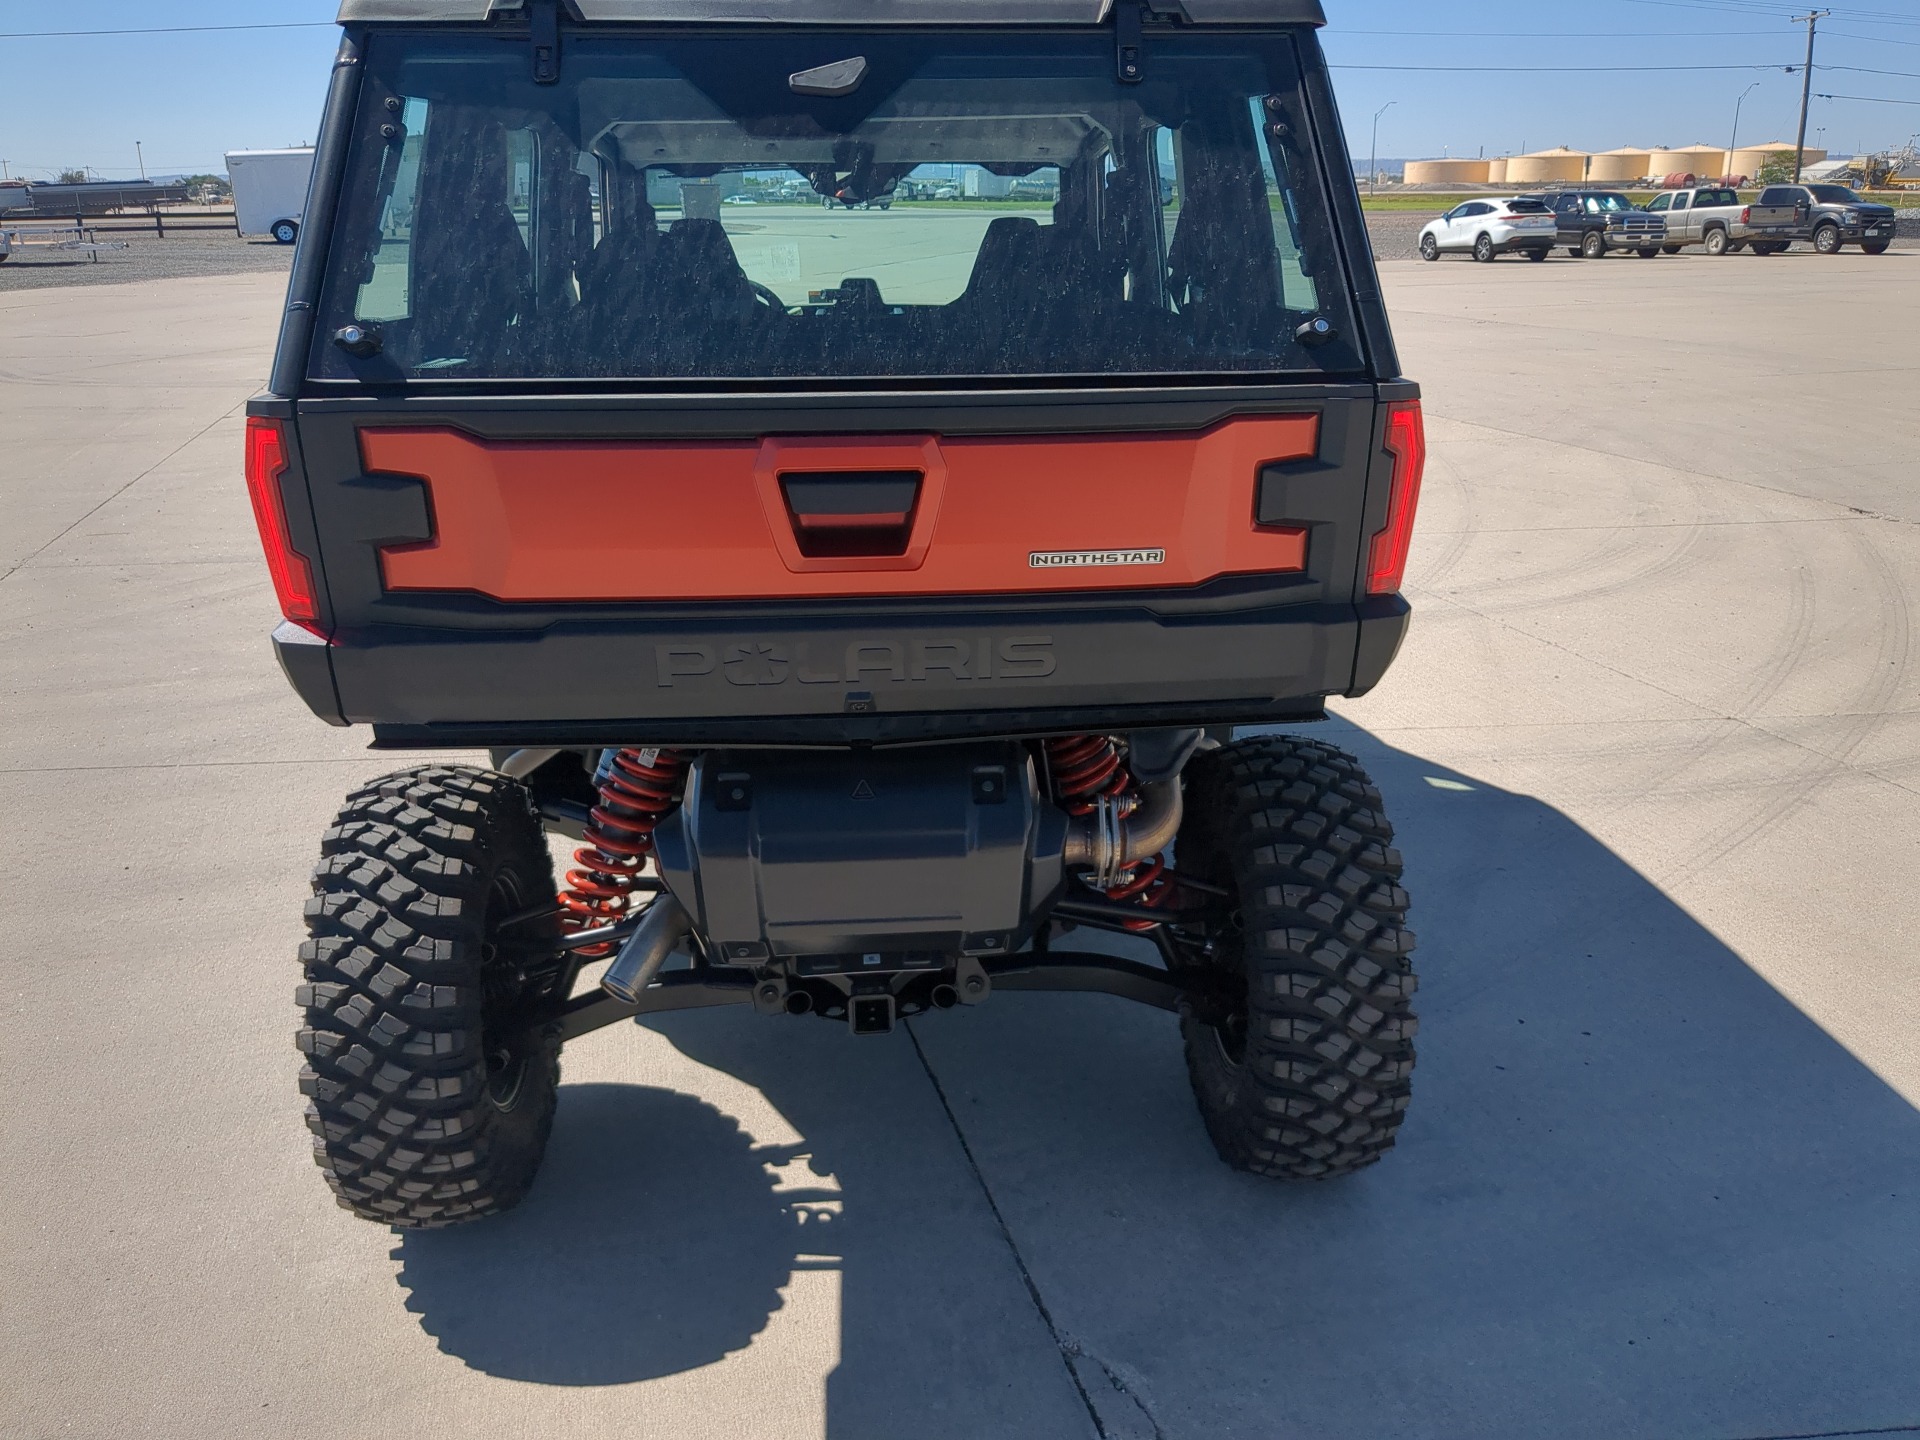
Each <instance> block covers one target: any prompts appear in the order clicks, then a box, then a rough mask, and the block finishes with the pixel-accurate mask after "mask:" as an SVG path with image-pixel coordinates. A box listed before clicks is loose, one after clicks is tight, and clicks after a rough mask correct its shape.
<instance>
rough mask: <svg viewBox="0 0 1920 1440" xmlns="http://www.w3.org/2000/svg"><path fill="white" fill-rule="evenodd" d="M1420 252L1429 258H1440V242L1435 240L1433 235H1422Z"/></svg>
mask: <svg viewBox="0 0 1920 1440" xmlns="http://www.w3.org/2000/svg"><path fill="white" fill-rule="evenodd" d="M1420 253H1421V254H1422V255H1424V256H1426V258H1427V259H1429V260H1433V259H1436V258H1438V256H1439V254H1440V242H1439V241H1437V240H1435V239H1434V238H1433V237H1432V236H1431V235H1422V236H1421V237H1420Z"/></svg>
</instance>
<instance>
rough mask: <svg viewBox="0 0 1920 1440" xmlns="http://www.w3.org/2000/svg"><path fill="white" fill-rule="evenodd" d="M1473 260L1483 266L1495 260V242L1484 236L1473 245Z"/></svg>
mask: <svg viewBox="0 0 1920 1440" xmlns="http://www.w3.org/2000/svg"><path fill="white" fill-rule="evenodd" d="M1473 258H1474V259H1476V260H1478V261H1480V262H1482V263H1483V264H1484V263H1485V262H1486V261H1488V260H1491V259H1492V258H1493V242H1492V241H1491V240H1489V239H1487V237H1486V236H1484V235H1482V236H1481V237H1480V238H1479V239H1478V240H1476V241H1474V244H1473Z"/></svg>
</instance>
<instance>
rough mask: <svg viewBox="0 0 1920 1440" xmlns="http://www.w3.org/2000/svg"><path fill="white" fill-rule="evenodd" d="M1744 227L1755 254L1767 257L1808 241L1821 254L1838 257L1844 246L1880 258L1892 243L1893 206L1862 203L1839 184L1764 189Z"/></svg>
mask: <svg viewBox="0 0 1920 1440" xmlns="http://www.w3.org/2000/svg"><path fill="white" fill-rule="evenodd" d="M1747 224H1748V226H1749V228H1750V229H1751V230H1752V231H1753V235H1754V239H1753V242H1752V243H1753V253H1754V254H1756V255H1772V254H1774V253H1776V252H1778V251H1781V250H1784V249H1786V248H1787V247H1788V246H1789V245H1791V244H1792V243H1793V242H1794V241H1796V240H1811V241H1812V242H1813V248H1814V249H1816V250H1818V251H1819V252H1820V253H1821V254H1822V255H1837V254H1839V253H1840V251H1841V250H1842V249H1844V248H1845V247H1846V246H1848V245H1858V246H1859V247H1860V248H1861V249H1862V250H1864V251H1866V252H1867V254H1869V255H1881V254H1885V253H1886V249H1887V247H1888V246H1889V245H1891V244H1893V207H1892V206H1890V205H1877V204H1875V203H1874V202H1872V201H1870V200H1862V199H1861V198H1860V197H1859V196H1858V195H1856V194H1855V193H1854V192H1853V191H1851V190H1849V189H1848V188H1847V187H1846V186H1844V185H1769V186H1768V187H1767V188H1766V189H1765V190H1762V191H1761V192H1760V200H1759V203H1757V204H1756V205H1754V206H1753V207H1752V211H1751V214H1750V215H1749V217H1748V221H1747ZM1762 246H1765V247H1766V248H1765V249H1762V248H1761V247H1762Z"/></svg>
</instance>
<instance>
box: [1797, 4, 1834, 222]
mask: <svg viewBox="0 0 1920 1440" xmlns="http://www.w3.org/2000/svg"><path fill="white" fill-rule="evenodd" d="M1832 13H1833V12H1832V11H1831V10H1809V11H1808V12H1807V13H1806V14H1804V15H1800V16H1796V17H1795V19H1794V22H1793V23H1794V24H1796V25H1804V26H1806V27H1807V65H1806V69H1805V70H1804V71H1802V72H1801V76H1800V135H1799V138H1798V139H1796V140H1795V141H1794V144H1793V183H1794V184H1796V185H1798V184H1799V183H1800V171H1801V170H1802V169H1803V168H1805V166H1806V163H1807V107H1808V106H1809V105H1811V104H1812V103H1813V37H1814V33H1815V32H1816V31H1817V30H1819V28H1820V22H1821V21H1822V20H1824V19H1825V18H1826V17H1827V16H1829V15H1831V14H1832Z"/></svg>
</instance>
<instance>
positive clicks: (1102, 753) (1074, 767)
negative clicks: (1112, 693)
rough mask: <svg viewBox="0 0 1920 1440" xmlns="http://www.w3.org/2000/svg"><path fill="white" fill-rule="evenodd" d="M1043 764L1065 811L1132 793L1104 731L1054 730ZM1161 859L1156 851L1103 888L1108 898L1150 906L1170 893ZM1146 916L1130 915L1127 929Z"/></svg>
mask: <svg viewBox="0 0 1920 1440" xmlns="http://www.w3.org/2000/svg"><path fill="white" fill-rule="evenodd" d="M1046 749H1047V768H1048V769H1049V770H1050V771H1052V772H1053V788H1054V793H1055V794H1056V795H1058V796H1059V797H1060V803H1061V805H1063V806H1064V807H1065V808H1066V811H1067V813H1068V814H1069V815H1090V814H1092V813H1093V810H1094V806H1095V803H1096V802H1097V801H1099V800H1100V799H1102V798H1103V797H1104V798H1106V799H1109V800H1114V801H1117V802H1119V803H1120V804H1121V805H1122V806H1123V807H1125V808H1127V809H1131V808H1132V805H1130V804H1128V802H1129V801H1130V800H1133V799H1134V798H1135V797H1134V788H1133V776H1132V774H1131V773H1129V772H1128V770H1127V767H1126V766H1125V764H1123V763H1122V761H1121V759H1120V747H1119V746H1118V745H1116V744H1115V743H1114V741H1113V737H1112V736H1110V735H1056V736H1054V737H1053V738H1051V739H1049V740H1048V741H1047V742H1046ZM1166 869H1167V862H1166V861H1165V860H1164V859H1162V858H1161V857H1160V856H1158V855H1156V856H1154V857H1153V858H1152V859H1151V860H1148V861H1146V862H1145V863H1144V864H1143V865H1141V866H1140V867H1139V868H1138V869H1137V870H1136V871H1135V872H1134V873H1133V875H1131V876H1130V877H1128V878H1125V879H1123V880H1122V881H1121V882H1120V883H1119V884H1118V885H1115V886H1114V887H1113V888H1112V889H1110V890H1108V891H1106V892H1105V893H1106V897H1107V898H1108V899H1109V900H1137V901H1139V902H1140V904H1142V905H1145V906H1148V907H1153V906H1157V905H1160V904H1163V903H1164V902H1165V901H1166V899H1167V897H1168V895H1169V894H1171V893H1172V889H1173V887H1172V885H1171V884H1170V883H1169V882H1168V881H1167V880H1166V879H1165V876H1166ZM1153 925H1154V922H1153V921H1151V920H1130V921H1128V922H1127V928H1128V929H1129V930H1150V929H1152V928H1153Z"/></svg>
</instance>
